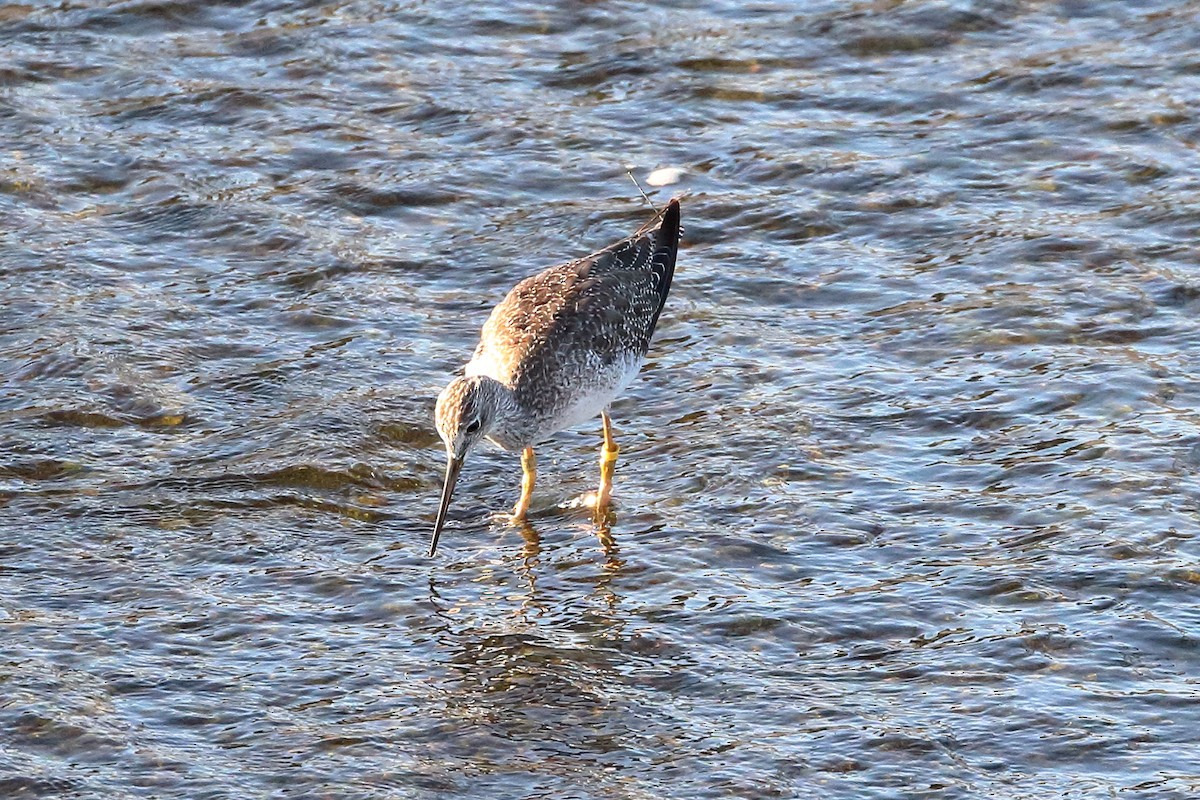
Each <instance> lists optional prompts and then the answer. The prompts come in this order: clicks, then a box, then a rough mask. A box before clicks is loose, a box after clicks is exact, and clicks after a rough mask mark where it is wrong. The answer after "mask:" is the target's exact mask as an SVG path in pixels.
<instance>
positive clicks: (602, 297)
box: [474, 201, 679, 394]
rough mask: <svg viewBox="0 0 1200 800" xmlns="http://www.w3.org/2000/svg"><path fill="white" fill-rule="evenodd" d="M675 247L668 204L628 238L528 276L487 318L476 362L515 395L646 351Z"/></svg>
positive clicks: (675, 207) (674, 210)
mask: <svg viewBox="0 0 1200 800" xmlns="http://www.w3.org/2000/svg"><path fill="white" fill-rule="evenodd" d="M655 223H658V224H657V225H655ZM678 245H679V203H678V202H677V201H672V202H671V203H670V205H668V206H667V208H666V210H665V211H664V212H663V214H662V215H661V216H660V217H657V218H655V219H654V220H652V221H651V222H650V223H649V224H648V225H647V226H645V227H643V229H642V230H641V231H639V232H638V233H637V234H635V235H633V236H631V237H630V238H628V239H624V240H622V241H620V242H617V243H616V244H614V245H612V246H610V247H607V248H605V249H604V250H601V251H600V252H598V253H594V254H592V255H590V256H588V257H586V258H582V259H579V260H578V261H572V262H569V263H567V264H562V265H560V266H557V267H551V268H550V269H547V270H544V271H543V272H540V273H538V274H537V275H534V276H532V277H530V278H526V279H525V280H523V281H521V282H520V283H518V284H517V285H516V286H515V287H513V289H512V291H510V292H509V293H508V296H507V297H505V298H504V300H503V302H501V303H500V305H498V306H496V308H495V309H494V310H493V311H492V314H491V316H489V317H488V320H487V322H486V323H485V325H484V328H483V336H482V338H481V341H480V343H479V347H478V349H477V350H476V352H475V358H474V361H475V362H479V363H480V364H486V365H487V370H486V371H487V372H488V373H490V374H492V376H493V377H495V378H497V379H498V380H500V381H503V382H504V383H507V384H509V385H510V386H513V387H514V389H515V390H516V391H517V392H518V394H520V393H522V391H523V389H524V388H525V387H526V386H528V385H533V384H536V385H538V386H540V387H542V390H543V391H544V387H546V386H548V385H551V384H558V385H561V384H562V377H561V376H568V375H586V374H587V372H588V370H593V371H594V370H599V369H604V368H606V367H608V366H611V365H612V364H613V362H614V361H616V360H618V359H624V358H628V357H631V356H634V357H638V358H640V357H641V356H644V355H645V353H646V349H647V348H648V347H649V345H650V337H651V335H652V334H653V333H654V327H655V325H656V323H657V322H658V316H659V314H660V313H661V311H662V308H663V304H664V303H665V302H666V297H667V293H668V291H669V290H670V288H671V278H672V276H673V274H674V269H675V256H676V252H677V250H678Z"/></svg>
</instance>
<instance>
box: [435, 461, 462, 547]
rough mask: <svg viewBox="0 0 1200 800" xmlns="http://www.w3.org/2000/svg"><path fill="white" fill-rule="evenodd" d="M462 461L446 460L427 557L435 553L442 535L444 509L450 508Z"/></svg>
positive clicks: (444, 517) (444, 520)
mask: <svg viewBox="0 0 1200 800" xmlns="http://www.w3.org/2000/svg"><path fill="white" fill-rule="evenodd" d="M462 465H463V460H462V459H461V458H454V457H453V456H451V457H450V458H448V459H447V460H446V482H445V483H443V484H442V504H441V505H440V506H438V515H437V522H434V523H433V541H431V542H430V543H429V557H430V558H433V556H434V554H435V553H437V544H438V538H439V537H441V535H442V526H443V525H445V524H446V509H448V508H450V498H451V497H452V496H453V495H454V484H456V483H458V471H459V470H460V469H462Z"/></svg>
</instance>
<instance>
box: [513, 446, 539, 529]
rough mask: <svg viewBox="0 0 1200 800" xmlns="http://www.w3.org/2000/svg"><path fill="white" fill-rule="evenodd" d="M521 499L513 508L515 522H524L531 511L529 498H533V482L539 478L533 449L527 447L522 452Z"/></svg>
mask: <svg viewBox="0 0 1200 800" xmlns="http://www.w3.org/2000/svg"><path fill="white" fill-rule="evenodd" d="M521 469H522V470H523V472H524V474H523V475H522V476H521V499H520V500H518V501H517V504H516V505H515V506H514V507H513V522H523V521H524V520H525V514H526V513H528V511H529V498H530V497H532V496H533V482H534V479H536V478H537V459H536V458H534V457H533V448H532V447H526V448H525V449H524V450H522V451H521Z"/></svg>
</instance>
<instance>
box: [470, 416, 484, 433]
mask: <svg viewBox="0 0 1200 800" xmlns="http://www.w3.org/2000/svg"><path fill="white" fill-rule="evenodd" d="M480 424H481V423H480V422H479V420H477V419H475V420H471V422H470V423H468V424H467V433H478V432H479V426H480Z"/></svg>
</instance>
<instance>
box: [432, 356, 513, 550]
mask: <svg viewBox="0 0 1200 800" xmlns="http://www.w3.org/2000/svg"><path fill="white" fill-rule="evenodd" d="M500 389H501V386H500V384H499V383H498V382H497V381H495V380H492V379H491V378H487V377H483V376H479V375H472V376H470V377H460V378H455V379H454V380H452V381H450V385H448V386H447V387H446V388H445V389H443V390H442V393H441V394H440V395H438V399H437V408H436V409H435V411H434V422H435V423H436V425H437V430H438V435H439V436H441V437H442V441H443V442H444V443H445V444H446V479H445V482H444V483H443V484H442V503H441V505H440V506H439V507H438V515H437V521H436V522H435V523H434V526H433V541H431V542H430V544H429V555H431V556H432V555H433V554H434V553H435V552H437V543H438V537H439V536H441V533H442V525H444V524H445V522H446V510H447V509H448V508H449V507H450V498H451V496H452V495H453V494H454V484H455V483H457V482H458V473H459V470H461V469H462V465H463V461H464V460H465V459H466V457H467V453H469V452H471V450H472V449H473V448H474V447H475V445H477V444H479V443H480V442H481V441H483V439H484V437H486V436H487V435H488V434H489V433H490V432H491V430H492V427H493V426H494V425H495V424H496V415H497V412H498V411H499V406H500V398H499V393H500Z"/></svg>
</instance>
